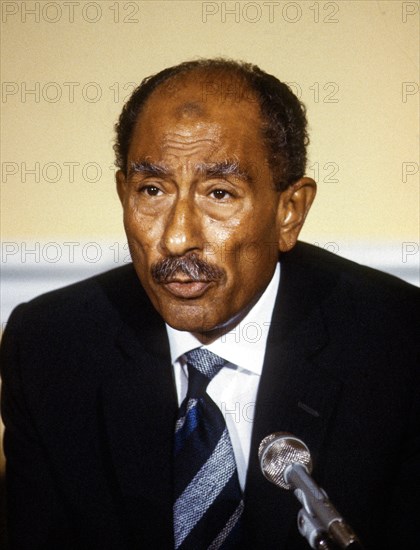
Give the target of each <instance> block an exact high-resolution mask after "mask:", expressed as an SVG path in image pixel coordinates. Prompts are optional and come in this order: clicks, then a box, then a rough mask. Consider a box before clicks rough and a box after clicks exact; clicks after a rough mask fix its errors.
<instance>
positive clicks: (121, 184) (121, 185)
mask: <svg viewBox="0 0 420 550" xmlns="http://www.w3.org/2000/svg"><path fill="white" fill-rule="evenodd" d="M115 181H116V183H117V193H118V196H119V198H120V201H121V204H122V205H124V197H125V194H126V192H127V185H126V183H127V180H126V178H125V174H124V172H123V171H122V170H118V171H117V173H116V174H115Z"/></svg>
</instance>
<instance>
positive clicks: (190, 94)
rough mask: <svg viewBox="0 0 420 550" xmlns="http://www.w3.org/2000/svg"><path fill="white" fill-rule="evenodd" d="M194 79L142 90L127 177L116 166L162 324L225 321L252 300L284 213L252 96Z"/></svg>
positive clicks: (208, 325) (191, 327)
mask: <svg viewBox="0 0 420 550" xmlns="http://www.w3.org/2000/svg"><path fill="white" fill-rule="evenodd" d="M203 80H204V79H203ZM203 80H200V79H199V78H194V77H188V76H187V77H186V78H185V77H184V79H182V81H177V83H176V84H175V85H172V86H171V88H170V89H171V93H170V94H169V93H168V92H167V90H165V88H164V87H161V88H160V89H158V90H156V91H155V92H154V93H153V94H152V96H151V97H150V98H149V100H148V101H147V104H146V106H145V108H144V109H143V111H142V113H141V115H140V117H139V120H138V121H137V124H136V126H135V129H134V133H133V136H132V142H131V146H130V150H129V154H128V174H127V177H125V176H124V174H123V173H122V172H119V173H118V175H117V182H118V191H119V195H120V198H121V201H122V204H123V209H124V225H125V230H126V233H127V237H128V241H129V246H130V251H131V255H132V259H133V263H134V267H135V269H136V272H137V274H138V276H139V278H140V280H141V283H142V285H143V287H144V288H145V290H146V292H147V294H148V296H149V298H150V299H151V301H152V303H153V305H154V306H155V308H156V309H157V311H158V312H159V313H160V314H161V316H162V317H163V319H164V320H165V321H166V322H167V323H168V324H169V325H171V326H172V327H174V328H176V329H178V330H186V331H190V332H195V333H208V332H209V331H212V330H213V329H218V330H220V329H221V330H229V327H231V326H232V325H233V324H235V323H236V322H237V320H239V319H240V318H241V316H243V315H244V314H245V313H246V312H247V311H248V310H249V308H250V307H251V306H252V305H253V304H254V303H255V302H256V301H257V300H258V298H259V297H260V295H261V294H262V292H263V291H264V289H265V287H266V286H267V284H268V282H269V281H270V279H271V277H272V275H273V273H274V269H275V266H276V262H277V259H278V250H279V238H280V233H281V227H282V219H283V218H284V212H283V210H282V204H281V203H282V201H281V198H280V197H282V196H283V194H282V195H280V193H279V192H278V191H277V190H276V189H275V187H274V184H273V181H272V175H271V171H270V169H269V163H268V159H267V151H266V148H265V145H264V142H263V140H262V136H261V129H260V128H261V120H260V115H259V107H258V103H257V102H256V100H255V99H253V98H252V96H251V94H250V93H248V94H247V96H248V99H244V100H242V101H235V98H231V99H229V98H228V99H226V98H224V97H222V96H221V95H219V94H214V95H205V93H203V90H205V87H204V82H203ZM282 216H283V218H282ZM293 244H294V243H293Z"/></svg>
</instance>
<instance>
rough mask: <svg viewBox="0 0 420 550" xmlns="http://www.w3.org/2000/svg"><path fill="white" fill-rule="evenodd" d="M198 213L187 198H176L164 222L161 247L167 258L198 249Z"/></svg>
mask: <svg viewBox="0 0 420 550" xmlns="http://www.w3.org/2000/svg"><path fill="white" fill-rule="evenodd" d="M199 218H200V213H199V211H197V210H196V208H195V207H194V205H193V204H192V201H191V200H189V199H188V198H186V197H185V198H178V199H177V201H176V202H175V203H174V204H173V206H172V209H171V211H170V213H169V215H168V217H167V219H166V220H165V227H164V231H163V234H162V242H161V247H162V249H163V252H164V253H165V254H166V255H169V256H183V255H185V254H187V253H188V252H193V251H197V250H199V249H200V238H201V231H200V219H199Z"/></svg>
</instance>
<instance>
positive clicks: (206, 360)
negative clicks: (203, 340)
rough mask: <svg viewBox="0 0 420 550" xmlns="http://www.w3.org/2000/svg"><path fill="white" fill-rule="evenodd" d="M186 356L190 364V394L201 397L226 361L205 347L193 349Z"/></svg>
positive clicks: (188, 364)
mask: <svg viewBox="0 0 420 550" xmlns="http://www.w3.org/2000/svg"><path fill="white" fill-rule="evenodd" d="M185 356H186V359H187V366H188V396H189V397H201V396H202V395H203V394H204V393H205V391H206V388H207V386H208V385H209V383H210V381H211V380H212V379H213V378H214V377H215V376H216V374H217V373H218V372H219V371H220V370H221V369H222V368H223V366H224V365H225V364H226V361H225V360H224V359H222V358H221V357H219V356H218V355H216V354H215V353H212V352H211V351H209V350H207V349H203V348H196V349H193V350H191V351H189V352H188V353H186V354H185Z"/></svg>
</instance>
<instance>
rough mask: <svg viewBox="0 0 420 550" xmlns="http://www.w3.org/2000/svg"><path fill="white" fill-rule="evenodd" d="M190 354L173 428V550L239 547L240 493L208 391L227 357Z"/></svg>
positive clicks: (226, 438)
mask: <svg viewBox="0 0 420 550" xmlns="http://www.w3.org/2000/svg"><path fill="white" fill-rule="evenodd" d="M186 358H187V367H188V393H187V396H186V398H185V399H184V401H183V403H182V404H181V407H180V409H179V414H178V420H177V422H176V427H175V458H174V465H175V472H174V480H175V501H174V502H175V504H174V528H175V549H176V550H178V549H179V550H205V549H206V550H217V549H219V548H220V549H221V548H223V549H228V548H235V547H238V546H236V545H237V544H238V542H239V531H240V521H239V519H240V517H241V514H242V510H243V501H242V493H241V489H240V486H239V480H238V473H237V470H236V462H235V457H234V454H233V448H232V443H231V441H230V437H229V433H228V431H227V427H226V423H225V420H224V418H223V415H222V413H221V412H220V410H219V408H218V407H217V405H216V404H215V403H214V401H212V399H211V398H210V397H209V396H208V395H207V393H206V388H207V386H208V384H209V382H210V380H211V379H212V378H213V377H214V376H216V374H217V373H218V372H219V371H220V369H221V368H222V367H223V366H224V365H225V364H226V361H224V359H221V358H220V357H218V356H217V355H215V354H214V353H212V352H210V351H208V350H206V349H201V348H197V349H194V350H192V351H190V352H188V353H187V354H186Z"/></svg>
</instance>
